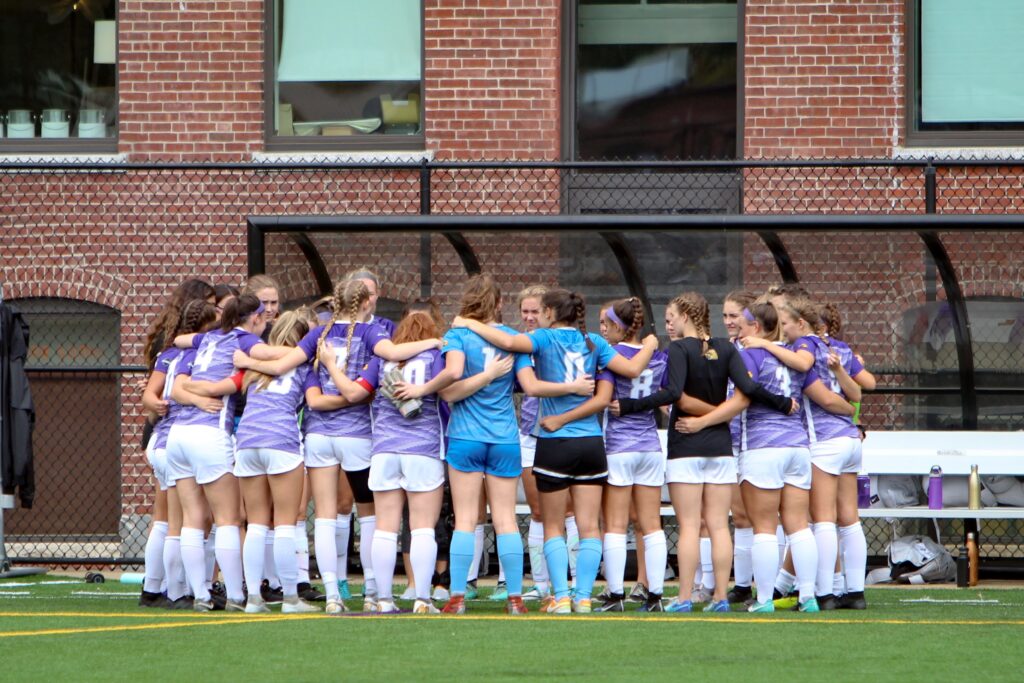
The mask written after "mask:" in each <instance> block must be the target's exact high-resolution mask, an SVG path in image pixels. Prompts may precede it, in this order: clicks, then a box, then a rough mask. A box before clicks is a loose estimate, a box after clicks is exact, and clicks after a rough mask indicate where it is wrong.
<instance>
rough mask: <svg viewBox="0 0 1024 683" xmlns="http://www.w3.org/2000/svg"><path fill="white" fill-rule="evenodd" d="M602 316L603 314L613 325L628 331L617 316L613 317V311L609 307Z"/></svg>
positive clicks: (626, 326) (627, 327)
mask: <svg viewBox="0 0 1024 683" xmlns="http://www.w3.org/2000/svg"><path fill="white" fill-rule="evenodd" d="M604 314H605V317H607V318H608V319H609V320H611V321H612V322H613V323H615V324H616V325H618V326H619V327H621V328H622V329H624V330H628V329H629V325H627V324H626V323H624V322H622V320H620V319H619V316H617V315H615V309H614V308H612V307H611V306H609V307H608V308H607V310H605V312H604Z"/></svg>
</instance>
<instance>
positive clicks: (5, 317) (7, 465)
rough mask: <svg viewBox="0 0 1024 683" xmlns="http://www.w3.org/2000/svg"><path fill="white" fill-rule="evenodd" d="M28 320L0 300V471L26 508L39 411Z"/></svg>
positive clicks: (8, 489) (7, 488) (7, 489)
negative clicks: (29, 366) (30, 371)
mask: <svg viewBox="0 0 1024 683" xmlns="http://www.w3.org/2000/svg"><path fill="white" fill-rule="evenodd" d="M27 356H28V323H26V322H25V320H24V318H22V317H21V313H20V312H18V311H16V310H15V309H13V308H11V307H10V306H9V305H8V304H5V303H2V302H0V468H2V470H0V472H2V478H3V489H4V490H3V492H4V493H5V494H7V495H14V494H15V492H17V495H18V498H19V499H20V500H21V506H22V507H23V508H30V507H32V501H33V499H34V498H35V494H36V486H35V475H34V473H33V471H32V429H33V427H34V426H35V421H36V413H35V408H34V406H33V404H32V392H31V391H29V387H28V376H27V375H26V374H25V359H26V357H27Z"/></svg>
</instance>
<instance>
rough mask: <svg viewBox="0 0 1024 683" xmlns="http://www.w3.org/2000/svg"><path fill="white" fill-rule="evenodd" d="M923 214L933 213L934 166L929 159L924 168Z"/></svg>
mask: <svg viewBox="0 0 1024 683" xmlns="http://www.w3.org/2000/svg"><path fill="white" fill-rule="evenodd" d="M924 212H925V213H935V166H933V165H932V159H931V157H929V158H928V164H927V165H926V166H925V167H924Z"/></svg>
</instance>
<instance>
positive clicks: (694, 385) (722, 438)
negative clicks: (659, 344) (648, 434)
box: [619, 337, 792, 459]
mask: <svg viewBox="0 0 1024 683" xmlns="http://www.w3.org/2000/svg"><path fill="white" fill-rule="evenodd" d="M730 379H731V380H732V382H733V384H734V385H736V389H737V390H739V391H742V392H743V393H744V394H745V395H746V396H748V397H749V398H750V400H752V401H757V402H758V403H763V404H765V405H767V406H769V407H771V408H773V409H775V410H777V411H779V412H781V413H788V412H789V410H790V408H791V406H792V401H791V400H790V398H789V397H787V396H779V395H776V394H773V393H771V392H769V391H767V390H765V388H764V387H762V386H761V385H760V384H758V383H757V382H755V381H754V380H753V379H751V377H750V374H749V373H748V372H747V367H746V365H745V364H744V363H743V358H742V357H741V356H740V352H739V350H738V349H737V348H736V347H735V346H733V344H732V342H730V341H729V340H728V339H722V338H718V337H715V338H712V339H710V340H708V347H707V351H706V352H705V351H704V347H703V344H702V343H701V341H700V340H699V339H695V338H693V337H686V338H685V339H677V340H675V341H673V342H672V343H671V344H670V345H669V347H668V386H666V387H665V388H663V389H661V390H660V391H657V392H655V393H653V394H651V395H650V396H646V397H644V398H623V399H619V408H620V410H621V412H622V413H623V414H628V413H634V412H637V411H640V410H651V409H653V408H657V407H658V406H663V405H668V404H672V412H671V415H670V416H669V425H668V457H669V459H674V458H687V457H715V456H721V455H732V438H731V436H730V435H729V424H728V423H722V424H717V425H714V426H711V427H708V428H707V429H703V430H701V431H699V432H697V433H696V434H682V433H680V432H678V431H676V429H675V423H676V418H678V417H680V416H685V415H686V414H685V413H682V412H681V411H679V409H678V408H677V407H676V405H675V404H676V402H677V401H678V400H679V398H680V397H681V396H682V395H683V394H684V393H685V394H686V395H687V396H692V397H693V398H696V399H700V400H701V401H704V402H705V403H710V404H711V405H718V404H720V403H722V402H723V401H725V399H726V391H727V388H728V385H729V380H730Z"/></svg>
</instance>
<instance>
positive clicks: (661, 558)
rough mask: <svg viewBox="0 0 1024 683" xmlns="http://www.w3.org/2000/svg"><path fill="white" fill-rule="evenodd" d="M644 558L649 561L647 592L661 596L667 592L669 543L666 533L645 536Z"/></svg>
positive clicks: (656, 532)
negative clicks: (666, 578) (666, 570)
mask: <svg viewBox="0 0 1024 683" xmlns="http://www.w3.org/2000/svg"><path fill="white" fill-rule="evenodd" d="M644 557H645V558H646V559H647V591H648V592H649V593H654V594H655V595H661V594H662V593H663V592H664V591H665V565H666V564H668V542H667V540H666V539H665V532H664V531H655V532H652V533H649V534H647V535H646V536H644Z"/></svg>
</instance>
